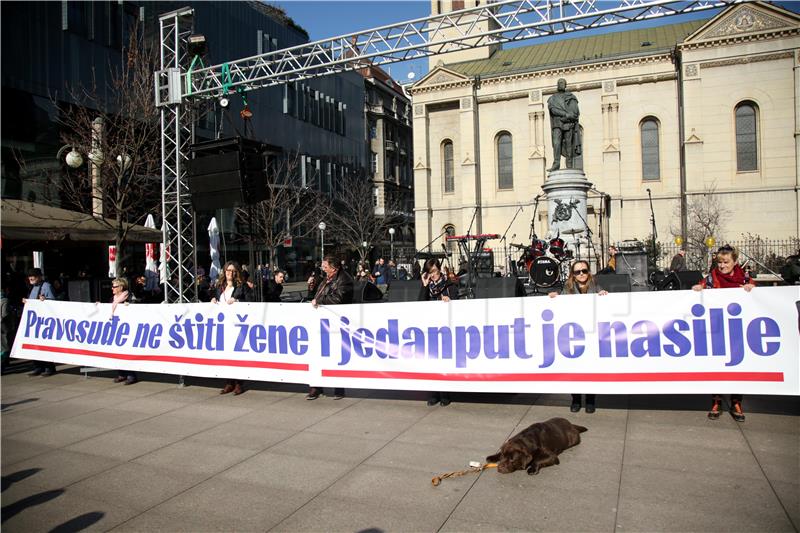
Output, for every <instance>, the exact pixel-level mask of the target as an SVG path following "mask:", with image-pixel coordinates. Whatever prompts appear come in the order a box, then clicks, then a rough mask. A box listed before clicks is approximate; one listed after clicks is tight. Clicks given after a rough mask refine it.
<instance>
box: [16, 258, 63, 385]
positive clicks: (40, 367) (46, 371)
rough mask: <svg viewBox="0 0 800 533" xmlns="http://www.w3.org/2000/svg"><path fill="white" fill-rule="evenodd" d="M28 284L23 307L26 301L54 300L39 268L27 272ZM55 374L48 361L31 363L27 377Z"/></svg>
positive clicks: (54, 368)
mask: <svg viewBox="0 0 800 533" xmlns="http://www.w3.org/2000/svg"><path fill="white" fill-rule="evenodd" d="M28 283H30V285H31V292H30V293H29V294H28V297H27V298H23V299H22V303H23V305H24V304H25V303H27V301H28V300H36V299H37V298H38V299H39V300H41V301H45V300H55V299H56V295H55V294H54V293H53V287H51V286H50V284H49V283H47V282H46V281H45V280H44V274H42V269H41V268H32V269H30V270H28ZM55 373H56V364H55V363H51V362H49V361H33V372H31V373H30V374H28V375H29V376H38V375H41V376H42V377H45V378H46V377H48V376H52V375H53V374H55Z"/></svg>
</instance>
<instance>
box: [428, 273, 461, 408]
mask: <svg viewBox="0 0 800 533" xmlns="http://www.w3.org/2000/svg"><path fill="white" fill-rule="evenodd" d="M418 299H419V300H420V301H430V300H438V301H442V302H449V301H450V300H458V285H457V284H456V283H454V282H453V280H452V279H450V278H448V277H447V276H446V275H445V274H444V273H443V272H442V264H441V263H440V262H439V260H438V259H433V258H431V259H428V260H427V261H425V266H424V267H423V269H422V287H421V288H420V291H419V298H418ZM437 403H438V404H441V405H442V406H443V407H446V406H448V405H450V393H449V392H436V391H431V392H429V393H428V405H436V404H437Z"/></svg>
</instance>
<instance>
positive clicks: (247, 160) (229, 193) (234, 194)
mask: <svg viewBox="0 0 800 533" xmlns="http://www.w3.org/2000/svg"><path fill="white" fill-rule="evenodd" d="M189 149H190V150H191V152H192V154H193V156H194V157H193V159H190V160H189V161H187V163H186V172H187V177H188V184H189V193H190V194H191V198H192V205H193V206H194V209H195V211H213V210H215V209H219V208H223V207H234V206H237V205H247V204H254V203H257V202H260V201H262V200H265V199H266V198H267V172H266V155H265V154H266V152H267V148H266V145H264V144H262V143H259V142H256V141H253V140H250V139H244V138H242V137H233V138H231V139H218V140H213V141H204V142H201V143H197V144H193V145H192V146H190V147H189Z"/></svg>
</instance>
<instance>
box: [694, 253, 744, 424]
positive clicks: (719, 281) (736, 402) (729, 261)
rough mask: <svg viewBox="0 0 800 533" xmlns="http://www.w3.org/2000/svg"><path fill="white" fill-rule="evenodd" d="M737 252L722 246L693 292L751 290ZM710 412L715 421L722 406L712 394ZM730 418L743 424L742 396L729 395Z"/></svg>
mask: <svg viewBox="0 0 800 533" xmlns="http://www.w3.org/2000/svg"><path fill="white" fill-rule="evenodd" d="M738 259H739V252H737V251H736V249H735V248H733V247H732V246H730V245H727V244H726V245H725V246H722V247H721V248H720V249H719V250H717V253H716V266H714V268H712V269H711V272H709V273H708V276H706V279H704V280H703V281H701V282H700V283H698V284H697V285H695V286H694V287H692V289H693V290H696V291H702V290H703V289H734V288H736V289H738V288H740V287H741V288H743V289H744V290H745V291H747V292H750V291H751V290H753V287H755V285H753V283H752V282H751V281H750V274H748V273H747V272H745V271H744V270H743V269H742V267H740V266H739V263H737V261H738ZM711 401H712V403H711V410H710V411H709V412H708V418H710V419H711V420H717V419H718V418H719V414H720V409H721V406H722V395H721V394H714V395H713V396H712V397H711ZM730 413H731V416H732V417H733V419H734V420H736V421H737V422H744V411H743V410H742V395H741V394H731V408H730Z"/></svg>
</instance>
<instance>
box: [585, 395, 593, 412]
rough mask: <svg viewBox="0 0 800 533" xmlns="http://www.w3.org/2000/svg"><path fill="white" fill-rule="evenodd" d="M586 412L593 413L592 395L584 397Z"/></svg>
mask: <svg viewBox="0 0 800 533" xmlns="http://www.w3.org/2000/svg"><path fill="white" fill-rule="evenodd" d="M586 412H587V413H589V414H592V413H594V394H587V395H586Z"/></svg>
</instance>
